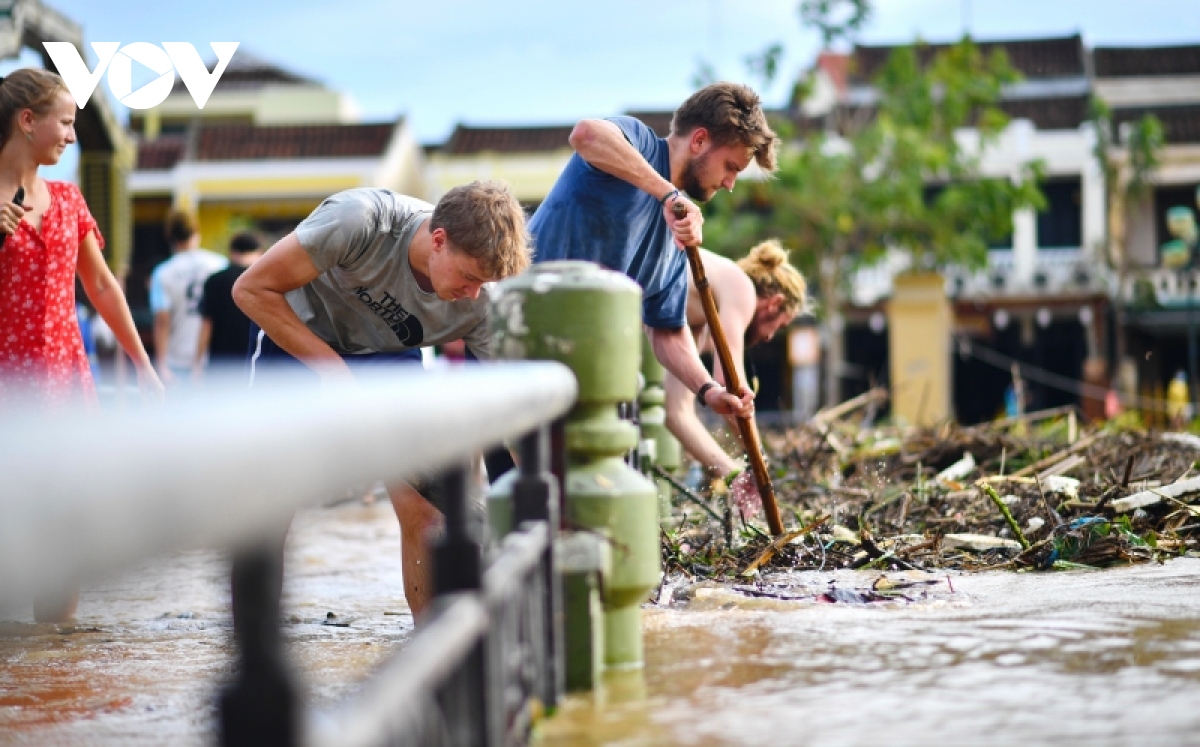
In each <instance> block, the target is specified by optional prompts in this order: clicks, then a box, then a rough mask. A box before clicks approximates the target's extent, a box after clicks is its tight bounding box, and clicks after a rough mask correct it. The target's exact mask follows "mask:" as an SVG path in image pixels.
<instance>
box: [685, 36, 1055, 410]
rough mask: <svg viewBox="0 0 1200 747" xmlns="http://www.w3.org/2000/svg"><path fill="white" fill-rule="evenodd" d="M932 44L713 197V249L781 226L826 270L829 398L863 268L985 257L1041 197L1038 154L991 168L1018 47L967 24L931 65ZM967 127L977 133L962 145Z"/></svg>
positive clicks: (815, 267)
mask: <svg viewBox="0 0 1200 747" xmlns="http://www.w3.org/2000/svg"><path fill="white" fill-rule="evenodd" d="M928 52H929V50H928V48H927V47H925V46H924V45H921V44H916V45H912V46H907V47H898V48H897V49H896V50H895V51H894V52H893V53H892V55H891V56H890V58H889V59H888V61H887V63H886V65H885V66H884V67H883V69H882V71H881V72H880V73H879V75H878V76H877V78H876V79H875V81H874V86H875V90H876V93H877V99H876V100H875V103H874V104H873V105H869V106H865V107H859V108H857V109H854V108H849V107H839V108H838V109H837V110H836V111H835V114H834V116H833V119H834V121H833V122H832V127H829V128H827V130H824V131H816V132H808V133H799V134H800V135H801V136H802V138H803V139H802V141H801V142H799V143H796V142H795V140H794V139H792V138H788V140H789V142H788V145H787V146H786V147H785V148H784V149H783V150H782V153H781V156H780V161H779V163H780V167H779V170H778V171H777V173H776V176H775V178H774V179H770V180H767V181H763V182H758V183H754V184H752V185H749V186H748V187H746V188H743V189H741V190H739V191H738V192H736V193H733V194H729V195H722V196H721V197H720V198H718V199H715V200H713V201H712V203H710V205H709V207H708V210H709V216H708V217H707V218H706V222H705V227H704V232H705V239H706V244H707V245H708V246H709V248H711V249H714V250H716V251H726V252H730V253H740V252H742V251H744V250H745V247H746V246H747V245H748V244H749V243H751V242H752V241H754V240H757V239H760V238H763V237H767V236H778V237H779V238H780V239H781V240H782V241H783V243H784V244H785V246H787V247H788V248H790V249H791V250H792V251H793V255H794V256H795V257H796V260H797V264H798V265H799V266H800V267H801V268H802V269H804V270H805V271H806V272H807V273H810V275H809V276H810V277H811V276H812V275H811V273H814V272H815V275H816V277H817V278H818V288H819V293H820V298H821V302H822V304H823V309H822V312H823V313H822V315H821V316H822V321H823V324H824V326H825V337H826V339H827V340H828V341H829V348H828V354H827V356H826V358H827V361H828V363H829V367H828V369H827V371H826V378H825V401H826V404H833V403H836V402H838V401H840V399H841V396H840V394H841V388H840V381H839V372H840V368H841V361H842V357H843V356H842V335H841V327H842V324H841V306H842V303H843V299H844V297H845V286H846V283H847V281H848V279H849V276H850V274H851V272H852V271H853V270H854V269H855V268H856V267H858V266H861V265H864V264H871V263H874V262H877V261H879V260H880V259H881V258H883V257H884V256H885V255H886V253H887V252H888V250H906V251H908V252H910V253H911V255H912V257H913V259H914V262H913V266H914V268H917V269H935V268H938V267H942V266H946V265H950V264H954V265H960V266H966V267H968V268H980V267H983V266H984V265H985V264H986V262H987V243H988V241H989V239H994V238H1000V237H1003V236H1005V235H1007V234H1008V233H1010V232H1011V230H1012V214H1013V211H1014V210H1016V209H1018V208H1020V207H1024V206H1030V205H1032V206H1035V207H1042V206H1043V200H1042V197H1041V193H1040V191H1039V190H1038V188H1037V181H1038V177H1039V175H1040V169H1039V166H1038V164H1036V163H1030V164H1025V165H1024V166H1023V167H1022V174H1021V176H1020V178H1018V179H1015V180H1010V179H1007V178H1003V179H1000V178H986V177H985V176H984V175H983V174H982V173H981V169H980V160H981V157H982V155H983V153H984V152H985V151H986V149H987V148H988V147H989V146H990V145H992V144H993V143H994V141H995V139H996V138H997V137H998V136H999V134H1000V133H1001V132H1002V131H1003V129H1004V128H1005V126H1007V124H1008V117H1007V116H1006V115H1005V114H1004V112H1003V111H1001V110H1000V108H999V106H998V102H999V100H1000V93H1001V89H1002V87H1003V86H1004V85H1005V84H1008V83H1012V82H1014V81H1016V80H1017V79H1018V74H1017V73H1016V71H1015V70H1014V69H1013V68H1012V66H1011V65H1010V64H1009V62H1008V60H1007V57H1006V56H1005V55H1004V53H1003V52H1002V51H1000V50H996V51H995V52H993V53H992V54H991V55H987V56H985V55H983V54H982V53H981V52H980V50H979V48H978V47H977V46H976V45H975V44H974V43H973V42H972V41H971V39H970V38H967V37H964V38H963V40H962V41H960V42H959V43H958V44H955V45H953V46H951V47H949V48H947V49H945V50H943V51H941V52H940V53H939V54H937V55H933V56H932V59H930V61H929V62H928V63H927V64H922V62H921V60H922V59H923V58H924V59H929V58H930V55H929V54H928ZM967 128H970V129H972V130H973V131H974V132H975V133H977V135H978V141H977V145H971V144H969V143H968V144H964V138H963V132H964V130H965V129H967ZM791 134H793V135H794V134H796V133H791Z"/></svg>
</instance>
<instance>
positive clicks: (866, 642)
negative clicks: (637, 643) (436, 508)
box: [540, 559, 1200, 747]
mask: <svg viewBox="0 0 1200 747" xmlns="http://www.w3.org/2000/svg"><path fill="white" fill-rule="evenodd" d="M879 575H880V574H879V573H878V572H875V573H862V572H846V573H836V574H816V573H805V574H800V575H797V576H795V577H793V578H792V579H790V581H791V583H793V584H796V585H797V587H798V590H803V589H808V590H809V591H810V593H819V592H820V591H821V588H822V586H824V585H825V584H827V583H828V581H830V580H836V581H837V583H838V585H839V586H840V587H843V588H845V587H851V586H854V587H869V586H870V584H871V582H872V581H873V580H874V579H876V578H878V576H879ZM901 577H911V578H921V577H924V578H930V576H929V575H927V574H920V575H917V574H903V575H902V576H901ZM932 578H937V577H932ZM943 578H944V577H943ZM774 580H775V581H776V582H777V583H778V582H779V581H780V579H778V578H776V579H774ZM952 580H953V586H954V592H953V593H951V592H950V591H949V585H948V584H946V583H945V581H944V580H943V581H942V583H941V584H940V587H941V588H940V590H939V591H937V592H935V593H931V594H929V599H927V600H926V601H918V602H915V603H911V604H909V603H902V604H900V603H893V602H887V603H875V604H870V605H861V604H859V605H854V604H850V605H843V604H821V603H814V602H813V601H811V600H810V601H800V602H781V601H776V600H766V599H749V598H747V597H746V596H744V595H742V594H737V593H733V592H729V591H725V590H710V589H704V590H703V591H704V592H705V593H702V594H699V595H697V597H696V598H695V599H694V601H692V602H691V603H690V604H688V605H687V607H686V608H685V609H682V610H674V609H672V610H654V611H649V612H648V619H647V641H646V652H647V665H646V669H645V672H644V673H643V674H641V675H640V676H638V675H624V676H621V677H618V678H616V679H615V681H614V682H613V683H612V686H611V687H610V688H609V692H607V693H606V694H604V695H603V696H602V697H600V698H575V699H573V700H572V701H571V703H570V704H569V705H568V706H567V707H566V708H565V709H564V711H563V713H562V716H561V717H560V718H558V719H554V720H552V721H550V722H548V723H547V724H546V727H545V729H544V730H543V732H544V734H543V739H542V740H541V742H540V744H541V745H542V747H551V746H554V747H558V746H560V745H621V747H634V746H635V745H647V746H649V745H761V744H771V745H864V746H866V745H885V744H886V745H928V744H947V745H1016V744H1020V745H1082V744H1086V745H1090V746H1092V747H1097V746H1100V745H1113V746H1115V745H1130V746H1132V745H1139V746H1144V745H1187V744H1200V710H1198V709H1197V708H1196V703H1197V702H1198V701H1200V594H1198V593H1197V592H1198V591H1200V560H1194V559H1182V560H1177V561H1174V562H1171V563H1168V564H1167V565H1165V566H1142V567H1135V568H1122V569H1114V570H1108V571H1091V572H1078V571H1076V572H1067V573H1054V574H1037V575H1033V574H1014V573H1007V572H992V573H985V574H975V575H954V576H953V577H952ZM598 701H600V702H599V703H598Z"/></svg>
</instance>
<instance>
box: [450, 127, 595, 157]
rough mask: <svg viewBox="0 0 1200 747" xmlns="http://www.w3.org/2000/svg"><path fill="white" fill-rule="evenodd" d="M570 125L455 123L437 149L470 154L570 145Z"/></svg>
mask: <svg viewBox="0 0 1200 747" xmlns="http://www.w3.org/2000/svg"><path fill="white" fill-rule="evenodd" d="M572 129H574V125H550V126H546V127H519V126H518V127H470V126H467V125H462V124H460V125H458V126H457V127H455V128H454V132H453V133H452V134H451V135H450V139H449V140H447V141H446V144H445V145H444V146H442V147H441V148H440V149H439V150H440V152H442V153H448V154H450V155H455V156H461V155H468V154H472V153H483V152H489V151H490V152H494V153H537V152H543V151H550V150H559V149H560V148H570V147H571V144H570V143H569V142H567V140H568V138H569V137H570V136H571V130H572Z"/></svg>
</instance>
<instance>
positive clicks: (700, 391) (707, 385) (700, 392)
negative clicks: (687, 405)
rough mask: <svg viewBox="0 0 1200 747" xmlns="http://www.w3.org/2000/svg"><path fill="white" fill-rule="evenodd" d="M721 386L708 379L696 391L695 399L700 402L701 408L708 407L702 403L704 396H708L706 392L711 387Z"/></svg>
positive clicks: (705, 403)
mask: <svg viewBox="0 0 1200 747" xmlns="http://www.w3.org/2000/svg"><path fill="white" fill-rule="evenodd" d="M718 386H721V385H720V384H718V383H717V382H715V381H713V380H712V379H709V380H708V381H707V382H705V383H704V384H703V385H702V386H701V387H700V388H699V389H697V390H696V399H698V400H700V406H701V407H708V403H707V402H705V401H704V395H706V394H708V390H709V389H712V388H713V387H718Z"/></svg>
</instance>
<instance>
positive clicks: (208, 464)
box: [0, 363, 576, 746]
mask: <svg viewBox="0 0 1200 747" xmlns="http://www.w3.org/2000/svg"><path fill="white" fill-rule="evenodd" d="M575 387H576V384H575V379H574V376H573V375H572V374H571V372H570V371H569V370H568V369H567V368H566V367H564V366H561V365H559V364H554V363H530V364H525V363H522V364H500V365H493V366H477V367H469V368H464V369H460V370H452V371H445V370H442V371H437V372H418V371H413V372H396V373H395V374H393V375H391V376H388V377H387V378H386V379H364V380H362V381H361V383H360V384H359V385H358V386H354V387H349V388H344V389H343V388H335V389H322V390H319V391H314V390H313V389H312V387H311V386H308V387H303V386H299V385H298V386H295V387H289V386H283V387H278V388H276V387H273V388H272V389H270V390H267V391H251V392H247V391H238V392H226V393H225V394H224V395H223V396H221V397H204V398H197V399H195V400H194V401H191V402H188V403H185V404H183V405H181V406H178V407H164V408H159V409H154V410H148V411H144V412H138V413H128V414H123V415H118V416H114V417H111V418H87V417H70V418H57V419H56V418H48V417H47V416H45V415H44V414H38V413H27V414H25V415H21V414H16V415H11V414H10V415H8V416H6V418H5V421H4V424H3V426H2V427H0V475H2V476H3V477H2V480H0V602H13V601H19V600H23V599H27V598H28V597H30V596H32V595H33V594H35V593H36V592H38V591H39V590H41V589H44V588H47V587H49V588H56V587H57V586H59V585H62V584H65V583H69V582H71V581H76V580H86V579H87V578H89V577H91V576H92V575H94V574H98V573H103V572H112V571H116V570H120V569H122V568H125V567H128V566H129V565H130V564H132V563H134V562H135V561H137V560H140V559H142V558H144V557H147V556H151V555H155V554H158V553H160V552H164V551H167V550H177V549H182V548H195V547H226V548H232V549H234V551H235V560H234V564H233V572H232V582H233V583H232V586H233V617H234V637H235V639H236V642H237V648H238V653H239V659H240V663H239V666H238V667H237V675H236V679H235V681H234V682H233V683H232V684H231V685H230V686H229V687H227V688H226V689H225V691H224V692H223V693H222V697H221V708H220V714H221V715H220V740H221V743H222V744H224V745H251V744H253V745H299V744H313V745H335V744H336V745H374V744H388V745H409V744H411V745H456V746H457V745H464V746H465V745H488V746H493V745H495V746H499V745H515V744H522V743H524V742H525V741H526V740H527V739H528V736H529V733H530V729H531V726H532V721H533V719H534V717H535V716H536V714H537V713H538V712H539V711H540V710H541V709H542V708H544V707H552V706H553V705H554V704H555V703H556V702H557V699H558V698H559V697H560V694H561V693H562V691H563V671H564V664H563V644H562V628H561V624H562V620H561V618H562V613H561V598H560V585H559V579H558V575H557V573H556V571H555V567H554V538H555V532H556V529H557V524H558V519H557V515H558V514H557V511H558V509H557V506H558V495H559V493H560V489H561V484H562V479H563V477H562V458H561V455H557V458H551V457H552V454H551V450H550V446H549V444H550V443H551V442H552V441H555V442H559V443H561V425H553V424H554V423H555V422H556V419H557V418H559V417H560V416H562V415H563V414H564V413H565V412H566V411H567V410H568V409H569V408H570V406H571V404H572V403H573V401H574V397H575V391H576V389H575ZM555 429H558V431H557V435H555V434H554V433H552V431H554V430H555ZM514 437H520V451H521V468H520V470H521V471H520V475H519V476H518V478H517V480H516V483H515V486H514V492H513V512H514V526H516V527H517V531H515V532H513V533H512V534H511V535H509V536H508V537H507V538H505V540H504V541H503V543H501V544H500V545H499V546H498V547H496V548H494V551H493V552H488V553H486V555H487V559H488V560H489V561H490V563H489V564H488V566H487V567H486V568H485V567H484V558H485V552H484V549H483V548H482V547H481V545H480V540H479V539H478V538H477V537H476V536H474V535H473V534H472V530H471V527H470V523H469V521H468V515H467V514H468V507H467V477H466V475H467V460H468V459H469V458H470V457H471V455H473V454H475V453H477V452H479V451H481V450H483V449H484V448H487V447H490V446H493V445H495V444H497V443H500V442H501V441H502V440H505V439H510V438H514ZM552 464H553V466H555V467H556V468H557V469H556V470H555V474H553V475H552V474H551V473H550V472H549V471H548V469H549V468H550V466H551V465H552ZM431 470H438V471H440V472H441V473H442V477H441V478H440V479H441V480H442V481H443V488H444V491H445V494H446V501H445V503H444V510H445V514H446V530H445V532H444V536H443V538H442V539H441V541H440V543H439V544H438V545H437V546H436V547H435V550H434V579H435V593H436V597H435V599H434V602H433V604H432V606H431V610H430V612H429V614H428V617H427V619H425V620H423V621H422V623H421V625H420V626H419V627H418V630H417V632H416V634H415V635H414V637H413V639H412V640H411V641H410V642H409V644H408V645H407V646H406V648H405V649H404V651H402V652H401V653H400V654H399V655H398V656H397V657H396V658H395V659H394V660H393V661H391V662H390V663H388V664H386V665H385V666H384V668H383V670H382V671H381V674H380V676H378V677H376V678H374V680H373V683H372V684H371V685H370V686H369V687H368V689H367V690H366V692H365V693H364V694H363V695H362V697H361V698H359V699H358V700H356V702H355V703H354V704H352V705H351V706H349V707H348V708H347V710H346V711H345V713H343V714H342V715H341V716H340V717H339V718H336V719H334V720H333V721H332V725H326V726H324V727H323V728H321V729H316V728H313V729H311V730H310V729H309V726H308V724H307V720H306V717H305V714H304V710H303V698H302V695H301V694H300V692H299V688H298V687H297V686H296V685H295V683H294V681H293V679H292V677H291V675H290V674H289V667H288V665H287V663H286V652H285V650H284V649H285V647H284V645H283V640H282V634H281V630H280V621H281V615H280V583H279V579H280V578H281V574H282V553H281V543H282V531H283V528H284V527H286V525H287V522H288V519H289V517H290V516H291V514H292V512H293V511H295V510H296V509H298V508H301V507H304V506H312V505H318V504H320V503H322V502H325V501H326V500H327V498H328V497H329V496H332V495H337V494H338V493H339V491H343V490H344V489H345V487H346V486H348V485H351V484H364V483H367V482H370V481H373V480H376V479H381V480H385V481H389V480H395V479H399V478H405V477H410V476H412V475H414V474H416V473H423V474H429V472H430V471H431Z"/></svg>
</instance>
